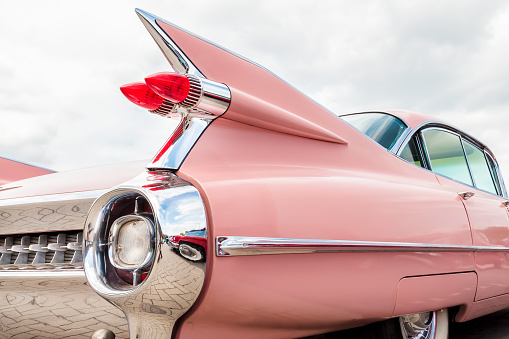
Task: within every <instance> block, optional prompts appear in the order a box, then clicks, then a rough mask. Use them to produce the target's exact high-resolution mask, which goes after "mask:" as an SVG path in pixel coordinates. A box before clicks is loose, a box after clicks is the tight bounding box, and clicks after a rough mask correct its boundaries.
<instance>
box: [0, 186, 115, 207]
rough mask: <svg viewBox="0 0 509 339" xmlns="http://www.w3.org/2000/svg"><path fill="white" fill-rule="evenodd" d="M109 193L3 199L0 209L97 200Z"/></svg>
mask: <svg viewBox="0 0 509 339" xmlns="http://www.w3.org/2000/svg"><path fill="white" fill-rule="evenodd" d="M18 187H20V186H18ZM7 188H8V187H7ZM107 191H108V190H95V191H83V192H73V193H60V194H48V195H39V196H35V197H23V198H14V199H3V200H0V207H2V206H14V205H24V204H36V203H46V202H59V201H71V200H81V199H96V198H97V197H99V196H101V195H103V194H104V193H106V192H107ZM0 198H1V196H0Z"/></svg>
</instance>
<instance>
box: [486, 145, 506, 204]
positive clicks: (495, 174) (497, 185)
mask: <svg viewBox="0 0 509 339" xmlns="http://www.w3.org/2000/svg"><path fill="white" fill-rule="evenodd" d="M486 160H487V161H488V167H489V168H490V173H491V176H492V177H493V181H494V183H495V188H496V189H497V194H498V195H503V194H504V192H503V191H502V183H501V182H500V179H499V177H498V172H497V167H496V165H495V161H494V160H493V158H492V157H491V156H490V155H489V154H487V153H486Z"/></svg>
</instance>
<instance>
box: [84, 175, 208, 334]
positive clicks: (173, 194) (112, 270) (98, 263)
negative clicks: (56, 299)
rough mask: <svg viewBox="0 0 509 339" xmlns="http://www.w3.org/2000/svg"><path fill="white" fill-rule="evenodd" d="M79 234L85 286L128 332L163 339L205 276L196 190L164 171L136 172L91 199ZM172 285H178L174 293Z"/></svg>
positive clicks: (202, 215)
mask: <svg viewBox="0 0 509 339" xmlns="http://www.w3.org/2000/svg"><path fill="white" fill-rule="evenodd" d="M83 237H84V251H83V266H84V269H85V274H86V276H87V280H88V283H89V284H90V286H91V287H92V288H93V289H94V290H95V291H96V292H97V293H98V294H100V295H101V296H102V297H104V298H106V299H107V300H109V301H110V302H112V303H113V304H115V305H117V306H118V307H119V308H120V309H121V310H122V311H123V312H124V313H125V314H126V316H127V319H128V322H129V331H130V336H131V337H132V338H136V337H137V336H138V335H141V333H145V332H146V333H148V332H150V333H156V332H157V331H160V332H161V333H158V335H157V336H158V337H165V336H168V337H169V336H170V334H171V330H172V327H173V324H174V323H175V321H176V320H177V319H178V318H179V317H180V316H181V315H182V314H184V313H185V312H186V311H187V310H188V309H189V308H190V307H191V306H192V304H193V303H194V301H196V299H197V298H198V295H199V294H200V291H201V289H202V286H203V283H204V281H205V270H206V264H207V254H208V253H207V248H208V244H207V219H206V214H205V205H204V203H203V200H202V198H201V195H200V193H199V192H198V190H197V189H196V188H195V187H194V186H193V185H191V184H190V183H189V182H187V181H185V180H183V179H181V178H180V177H178V176H176V175H175V174H173V173H171V172H167V171H154V172H147V173H143V174H141V175H140V176H139V177H137V178H135V179H133V180H132V181H130V182H128V183H126V184H125V185H123V186H121V187H118V188H115V189H112V190H111V191H109V192H107V193H105V194H104V195H102V196H101V197H99V198H98V199H97V200H96V201H95V202H94V204H93V205H92V207H91V209H90V211H89V214H88V216H87V220H86V222H85V229H84V233H83ZM190 248H192V249H194V250H196V253H198V254H196V253H194V252H191V251H190V250H189V249H190ZM195 254H196V255H195ZM190 281H192V283H189V282H190ZM175 286H185V291H184V290H182V295H179V293H180V292H179V291H180V290H178V289H175ZM155 290H161V291H169V290H171V291H173V292H174V293H176V294H171V293H160V294H157V293H156V294H154V291H155ZM184 295H185V296H184ZM182 298H185V300H186V306H185V307H183V306H182V304H179V301H181V300H183V299H182ZM155 324H157V325H155ZM147 331H148V332H147ZM154 331H156V332H154ZM140 337H141V336H140Z"/></svg>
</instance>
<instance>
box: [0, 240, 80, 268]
mask: <svg viewBox="0 0 509 339" xmlns="http://www.w3.org/2000/svg"><path fill="white" fill-rule="evenodd" d="M82 242H83V232H82V231H66V232H47V233H31V234H15V235H0V254H1V257H0V270H5V269H44V268H83V257H82V252H81V249H82Z"/></svg>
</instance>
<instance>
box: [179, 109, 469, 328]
mask: <svg viewBox="0 0 509 339" xmlns="http://www.w3.org/2000/svg"><path fill="white" fill-rule="evenodd" d="M338 120H339V119H338ZM343 124H344V123H343ZM344 129H345V130H348V129H351V130H353V129H352V128H351V127H349V126H347V125H346V124H345V126H344ZM354 132H355V131H354ZM357 133H358V132H357ZM346 134H349V133H347V132H346V131H345V133H342V135H346ZM229 140H243V142H242V144H240V145H239V143H237V142H229ZM348 140H349V144H348V146H347V147H345V146H344V145H340V144H335V143H326V142H321V141H316V140H311V139H306V138H301V137H296V136H290V135H285V134H281V133H275V132H271V131H267V130H263V129H260V128H256V127H252V126H247V125H243V124H239V123H236V122H232V121H228V120H226V119H221V118H220V119H218V120H217V121H215V122H214V125H213V126H212V128H210V129H208V130H207V131H206V132H205V134H204V135H203V136H202V138H201V139H200V141H199V142H198V144H197V145H195V147H194V149H193V151H192V153H191V154H190V155H189V157H188V159H187V160H186V162H185V163H184V165H183V166H182V168H181V170H180V172H179V175H181V176H183V177H185V178H187V179H188V180H190V181H191V182H193V183H194V184H195V185H196V186H198V187H200V188H201V190H202V192H203V196H204V197H206V200H207V202H208V204H207V206H208V211H211V214H210V215H209V218H210V220H209V222H210V225H211V233H212V234H210V238H209V239H214V238H215V237H216V236H220V235H229V236H236V235H237V236H253V237H275V238H281V237H283V238H297V239H324V238H325V239H345V240H371V241H405V242H416V243H437V244H440V243H441V244H456V245H471V244H472V239H471V234H470V229H469V225H468V219H467V216H466V214H465V210H464V208H463V206H462V205H461V202H460V201H459V198H458V196H457V194H452V193H451V192H448V191H446V190H444V189H443V187H442V186H441V185H440V184H439V183H438V181H437V180H436V176H435V175H434V174H433V173H431V172H429V171H425V170H416V168H415V166H413V165H411V164H408V163H406V162H405V161H403V160H401V159H399V158H397V157H395V156H394V155H392V154H390V153H388V152H387V151H385V150H384V149H382V148H381V147H380V146H378V145H376V144H375V143H373V142H372V141H371V140H369V139H368V138H366V137H364V136H362V135H360V134H359V135H358V136H357V138H354V136H353V135H351V136H349V138H348ZM212 144H213V145H215V146H216V147H215V148H214V149H211V148H210V147H209V145H212ZM327 148H330V150H327ZM373 148H374V150H372V152H370V149H373ZM328 154H336V155H337V157H334V158H331V157H329V156H327V155H328ZM366 154H370V157H367V156H366ZM363 158H364V159H363ZM267 164H270V165H267ZM380 176H383V178H384V180H380ZM283 178H284V179H283ZM239 197H242V199H239ZM360 201H362V202H364V203H362V204H359V202H360ZM395 206H398V208H397V210H398V211H399V212H398V213H394V209H395ZM430 210H433V211H435V212H434V213H433V214H431V215H430V214H429V211H430ZM317 215H319V216H320V217H319V218H318V217H317ZM317 220H319V221H320V222H319V223H317ZM445 230H447V231H445ZM398 234H400V237H399V238H397V235H398ZM209 245H210V246H212V244H209ZM208 259H209V263H211V265H212V267H213V269H212V270H211V274H210V275H209V276H208V279H209V285H208V288H207V289H206V293H204V296H203V298H202V300H201V304H200V305H199V307H197V308H196V311H195V312H194V313H193V314H192V315H190V316H189V318H188V320H187V321H184V322H183V324H182V327H181V337H182V338H186V337H193V336H199V335H205V333H208V334H207V335H208V336H210V337H215V336H223V337H232V338H233V337H235V336H237V335H242V336H246V337H249V338H256V337H268V338H270V337H279V336H287V337H292V336H298V335H300V336H304V335H306V334H308V333H309V334H310V333H313V332H315V333H316V330H317V328H320V329H321V330H323V331H327V330H332V329H338V328H341V327H343V328H346V327H352V326H354V325H361V324H363V323H365V322H369V320H374V319H382V318H385V317H387V318H388V317H390V316H392V315H393V311H394V308H395V303H396V294H397V286H398V282H399V281H400V279H402V278H404V277H408V276H422V275H430V274H441V273H451V272H467V271H470V272H473V271H474V266H475V264H474V255H473V253H441V254H436V253H433V254H431V253H412V254H410V253H384V254H380V253H376V254H370V253H365V254H316V255H312V256H309V255H299V254H294V255H282V256H260V257H232V258H218V257H215V256H213V255H209V258H208ZM285 268H288V269H285ZM292 272H293V273H292ZM303 272H305V274H303ZM353 277H355V278H353ZM458 279H459V280H463V278H462V276H459V277H458ZM289 281H298V284H295V285H293V286H289V285H292V284H288V282H289ZM469 281H472V280H471V279H470V280H469ZM303 287H304V288H303ZM471 289H474V290H475V285H474V286H471ZM331 296H333V297H331ZM469 296H470V295H469V294H466V295H464V297H465V298H464V299H463V300H462V303H464V304H467V303H470V302H472V299H469V298H468V297H469ZM359 300H364V302H359ZM219 304H221V305H222V306H221V308H218V305H219ZM264 305H271V307H270V311H269V310H263V308H264ZM324 305H327V307H324ZM332 310H336V311H334V312H333V311H332ZM275 314H285V316H284V317H275ZM289 315H292V316H289ZM352 318H353V319H357V320H355V321H354V320H352ZM297 319H306V320H305V321H302V320H301V321H299V324H300V327H301V328H300V329H295V328H292V324H294V323H295V322H296V321H297ZM260 322H263V323H269V324H271V325H270V326H267V327H257V326H256V324H259V323H260ZM276 328H277V329H278V330H275V329H276ZM211 333H215V335H212V334H211Z"/></svg>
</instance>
